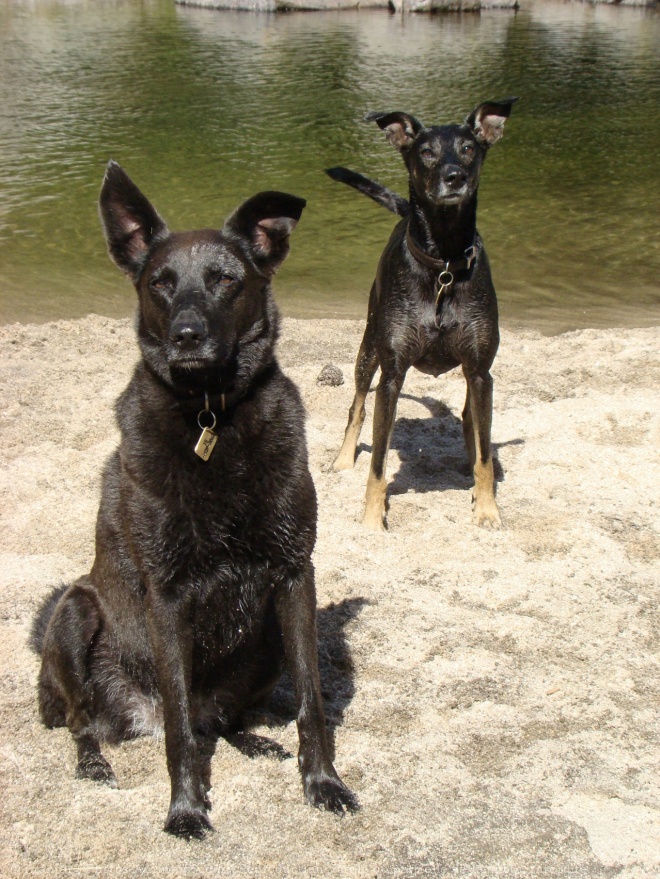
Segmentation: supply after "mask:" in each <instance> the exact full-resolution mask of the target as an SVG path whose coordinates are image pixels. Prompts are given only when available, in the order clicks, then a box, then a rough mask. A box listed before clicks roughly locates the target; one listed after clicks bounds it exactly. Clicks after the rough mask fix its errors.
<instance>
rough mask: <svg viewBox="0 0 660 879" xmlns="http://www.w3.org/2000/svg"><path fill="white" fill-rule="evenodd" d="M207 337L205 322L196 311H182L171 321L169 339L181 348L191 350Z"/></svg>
mask: <svg viewBox="0 0 660 879" xmlns="http://www.w3.org/2000/svg"><path fill="white" fill-rule="evenodd" d="M207 337H208V331H207V327H206V322H205V321H204V319H203V318H202V317H201V316H200V315H199V314H198V313H197V312H196V311H192V310H186V311H182V312H180V313H179V314H178V315H177V316H176V318H175V319H174V321H173V322H172V326H171V328H170V339H171V341H172V342H174V344H175V345H176V346H177V347H178V348H180V349H181V350H184V351H185V350H193V349H195V348H197V347H199V345H201V343H202V342H204V341H206V339H207Z"/></svg>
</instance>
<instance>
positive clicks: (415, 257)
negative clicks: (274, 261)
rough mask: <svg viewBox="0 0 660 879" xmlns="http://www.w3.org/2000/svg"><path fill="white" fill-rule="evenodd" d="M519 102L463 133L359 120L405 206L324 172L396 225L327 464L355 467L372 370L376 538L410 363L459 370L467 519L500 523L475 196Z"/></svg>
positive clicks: (484, 111)
mask: <svg viewBox="0 0 660 879" xmlns="http://www.w3.org/2000/svg"><path fill="white" fill-rule="evenodd" d="M516 100H517V99H516V98H509V99H507V100H504V101H500V102H494V101H489V102H487V103H484V104H481V105H479V106H478V107H477V108H476V109H475V110H474V111H473V112H472V113H470V115H469V116H468V118H467V119H466V121H465V123H464V124H463V125H442V126H433V127H431V128H427V127H425V126H424V125H422V123H421V122H420V121H419V120H418V119H415V117H414V116H410V115H408V114H407V113H399V112H395V113H375V114H371V115H370V116H369V117H367V118H368V119H369V120H372V121H375V122H376V123H377V124H378V125H379V126H380V128H382V129H383V130H384V131H385V133H386V135H387V138H388V140H389V141H390V143H392V144H393V145H394V146H395V147H396V148H397V149H398V150H399V151H400V152H401V154H402V156H403V160H404V162H405V164H406V167H407V169H408V174H409V183H410V201H409V202H407V201H406V200H405V199H403V198H401V197H400V196H398V195H396V194H395V193H393V192H390V191H389V190H388V189H386V188H385V187H382V186H380V185H379V184H377V183H375V182H374V181H371V180H369V179H368V178H366V177H362V175H359V174H355V173H354V172H352V171H348V170H347V169H345V168H332V169H330V170H329V171H328V173H329V174H330V176H331V177H333V178H334V179H336V180H341V181H342V182H344V183H348V184H349V185H351V186H354V187H355V188H356V189H359V190H360V191H362V192H364V193H365V194H367V195H369V196H370V197H371V198H373V199H375V200H376V201H378V202H379V203H381V204H383V205H384V206H385V207H387V208H388V209H389V210H391V211H393V212H395V213H398V214H400V215H402V216H403V217H404V219H403V220H402V221H401V222H400V223H399V224H398V225H397V226H396V228H395V229H394V231H393V232H392V235H391V237H390V240H389V242H388V244H387V246H386V247H385V250H384V251H383V255H382V256H381V259H380V263H379V265H378V270H377V273H376V280H375V281H374V284H373V287H372V288H371V295H370V298H369V313H368V317H367V326H366V329H365V333H364V338H363V340H362V344H361V346H360V351H359V353H358V356H357V362H356V364H355V398H354V400H353V404H352V406H351V409H350V412H349V416H348V426H347V427H346V434H345V437H344V444H343V446H342V448H341V451H340V452H339V455H338V456H337V459H336V461H335V464H334V466H335V469H336V470H344V469H347V468H350V467H352V466H353V464H354V462H355V452H356V448H357V442H358V439H359V436H360V430H361V428H362V423H363V421H364V417H365V411H364V402H365V399H366V396H367V393H368V391H369V387H370V385H371V380H372V379H373V377H374V374H375V372H376V369H377V368H378V367H379V366H380V370H381V377H380V381H379V383H378V388H377V390H376V405H375V411H374V430H373V452H372V457H371V470H370V473H369V480H368V482H367V499H366V509H365V514H364V520H363V521H364V524H365V525H366V526H367V527H369V528H371V529H373V530H382V529H383V528H384V526H385V495H386V488H387V483H386V479H385V470H386V461H387V453H388V450H389V445H390V439H391V435H392V429H393V426H394V419H395V414H396V405H397V400H398V397H399V393H400V391H401V388H402V386H403V382H404V379H405V376H406V372H407V371H408V369H409V368H410V367H411V366H415V367H416V368H417V369H419V370H421V371H422V372H426V373H430V374H431V375H436V376H437V375H440V374H441V373H444V372H447V371H448V370H450V369H453V368H454V367H456V366H461V367H462V368H463V373H464V375H465V378H466V381H467V398H466V401H465V408H464V410H463V435H464V437H465V444H466V446H467V450H468V455H469V458H470V464H471V466H472V469H473V472H474V482H475V486H474V495H473V507H474V519H475V522H476V523H477V524H478V525H482V526H486V527H491V528H498V527H499V526H500V525H501V521H500V514H499V511H498V508H497V503H496V501H495V480H494V473H493V458H492V452H491V442H490V429H491V420H492V409H493V380H492V378H491V375H490V367H491V365H492V363H493V360H494V358H495V353H496V352H497V347H498V344H499V331H498V323H497V300H496V298H495V288H494V287H493V282H492V279H491V275H490V267H489V265H488V259H487V257H486V251H485V249H484V246H483V242H482V240H481V237H480V235H479V233H478V232H477V227H476V217H477V188H478V185H479V174H480V171H481V166H482V163H483V161H484V159H485V157H486V153H487V151H488V148H489V147H490V146H491V145H492V144H494V143H495V142H496V141H497V140H499V139H500V137H501V136H502V132H503V128H504V123H505V121H506V119H507V118H508V117H509V115H510V113H511V107H512V105H513V103H514V101H516Z"/></svg>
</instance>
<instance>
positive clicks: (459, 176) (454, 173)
mask: <svg viewBox="0 0 660 879" xmlns="http://www.w3.org/2000/svg"><path fill="white" fill-rule="evenodd" d="M466 180H467V172H466V171H465V169H464V168H459V166H458V165H447V167H446V168H445V169H444V170H443V172H442V181H443V183H445V184H446V185H447V186H450V187H452V189H458V188H459V187H461V186H463V184H464V183H465V181H466Z"/></svg>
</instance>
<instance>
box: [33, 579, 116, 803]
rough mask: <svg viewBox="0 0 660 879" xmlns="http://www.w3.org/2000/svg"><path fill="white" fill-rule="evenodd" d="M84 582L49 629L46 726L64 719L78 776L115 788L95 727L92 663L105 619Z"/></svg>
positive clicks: (44, 671) (44, 669)
mask: <svg viewBox="0 0 660 879" xmlns="http://www.w3.org/2000/svg"><path fill="white" fill-rule="evenodd" d="M83 582H84V581H83ZM83 582H81V581H78V583H76V584H74V585H73V586H71V588H70V589H69V590H68V591H67V592H66V593H65V594H64V595H63V596H62V598H61V599H60V601H59V602H58V604H57V606H56V608H55V611H54V613H53V616H52V618H51V620H50V622H49V624H48V628H47V629H46V633H45V635H44V640H43V648H42V664H41V671H40V674H39V709H40V713H41V717H42V720H43V722H44V723H45V724H46V726H56V725H61V721H62V720H63V721H64V722H65V723H66V725H67V727H68V728H69V731H70V733H71V735H72V736H73V739H74V741H75V743H76V746H77V749H78V765H77V767H76V776H77V777H78V778H89V779H92V780H93V781H101V782H104V783H105V784H107V785H109V786H110V787H116V786H117V780H116V778H115V774H114V772H113V771H112V767H111V766H110V764H109V763H108V761H107V760H106V759H105V757H104V756H103V755H102V754H101V748H100V745H99V740H98V733H97V731H96V728H95V715H94V681H93V679H92V673H91V664H90V661H91V656H92V652H93V649H94V644H95V641H96V639H97V637H98V634H99V632H100V630H101V625H102V617H101V612H100V609H99V606H98V603H97V599H96V594H95V592H94V590H93V588H92V587H91V585H83Z"/></svg>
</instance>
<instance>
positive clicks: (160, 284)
mask: <svg viewBox="0 0 660 879" xmlns="http://www.w3.org/2000/svg"><path fill="white" fill-rule="evenodd" d="M149 286H150V287H151V289H152V290H155V292H156V293H167V291H168V290H169V289H170V286H171V285H170V282H169V281H168V280H167V278H152V279H151V280H150V281H149Z"/></svg>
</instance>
